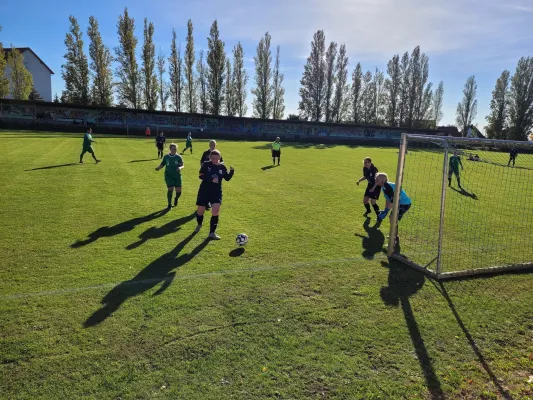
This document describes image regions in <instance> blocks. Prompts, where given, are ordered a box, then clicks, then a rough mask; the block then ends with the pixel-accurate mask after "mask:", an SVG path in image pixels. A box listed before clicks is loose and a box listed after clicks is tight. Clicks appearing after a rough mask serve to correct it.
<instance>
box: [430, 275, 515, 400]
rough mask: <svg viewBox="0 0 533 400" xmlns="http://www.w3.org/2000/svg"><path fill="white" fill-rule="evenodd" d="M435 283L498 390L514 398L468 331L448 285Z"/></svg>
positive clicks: (505, 396)
mask: <svg viewBox="0 0 533 400" xmlns="http://www.w3.org/2000/svg"><path fill="white" fill-rule="evenodd" d="M433 285H434V286H435V287H436V288H437V290H438V291H439V292H440V293H441V294H442V296H443V297H444V299H445V300H446V302H447V303H448V306H449V307H450V310H451V311H452V313H453V316H454V317H455V319H456V320H457V323H458V324H459V326H460V327H461V329H462V331H463V333H464V335H465V337H466V339H467V340H468V343H469V344H470V347H472V350H473V351H474V353H475V354H476V356H477V358H478V360H479V363H480V364H481V365H482V367H483V369H484V370H485V372H486V373H487V375H488V376H489V377H490V379H491V380H492V383H493V384H494V386H496V387H497V388H498V391H499V392H500V394H501V396H502V397H503V398H504V399H509V400H510V399H512V396H511V395H510V393H509V392H508V391H507V390H506V389H505V388H503V387H502V385H501V384H500V380H499V379H498V378H497V377H496V375H495V374H494V372H492V369H491V368H490V366H489V364H488V363H487V360H485V357H484V356H483V354H482V353H481V350H480V349H479V347H478V346H477V344H476V341H475V340H474V338H473V337H472V335H471V334H470V332H469V331H468V329H467V327H466V325H465V324H464V322H463V320H462V319H461V316H460V315H459V313H458V312H457V309H456V308H455V305H454V303H453V301H452V299H451V298H450V296H449V295H448V291H447V290H446V287H445V286H444V283H442V282H439V283H438V284H437V283H435V282H433Z"/></svg>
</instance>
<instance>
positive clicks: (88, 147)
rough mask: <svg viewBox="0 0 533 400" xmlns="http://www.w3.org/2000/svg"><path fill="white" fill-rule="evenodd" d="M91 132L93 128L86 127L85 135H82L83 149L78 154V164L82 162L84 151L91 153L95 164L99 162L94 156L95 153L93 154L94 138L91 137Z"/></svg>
mask: <svg viewBox="0 0 533 400" xmlns="http://www.w3.org/2000/svg"><path fill="white" fill-rule="evenodd" d="M91 133H93V130H92V129H91V128H89V129H87V131H86V132H85V135H84V136H83V149H82V151H81V154H80V164H83V155H84V154H85V153H91V155H92V156H93V158H94V161H96V164H98V163H99V162H100V160H98V159H97V158H96V155H95V154H94V150H93V146H92V144H93V143H96V140H93V137H92V135H91Z"/></svg>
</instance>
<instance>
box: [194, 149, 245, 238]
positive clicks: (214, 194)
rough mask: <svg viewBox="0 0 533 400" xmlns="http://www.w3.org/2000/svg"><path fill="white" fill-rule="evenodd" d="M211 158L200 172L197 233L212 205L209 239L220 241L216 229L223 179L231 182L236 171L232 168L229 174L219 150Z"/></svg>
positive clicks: (212, 153)
mask: <svg viewBox="0 0 533 400" xmlns="http://www.w3.org/2000/svg"><path fill="white" fill-rule="evenodd" d="M209 157H210V160H209V161H208V162H204V163H203V164H202V167H201V168H200V172H199V176H200V179H201V180H202V183H201V184H200V188H199V189H198V197H197V199H196V205H197V206H198V210H197V211H196V221H197V222H198V226H197V227H196V229H195V232H199V231H200V229H201V228H202V223H203V221H204V212H205V209H206V207H207V205H208V204H209V203H211V207H212V208H213V210H212V211H211V223H210V228H211V229H210V231H209V236H208V237H209V239H213V240H219V239H220V236H218V235H217V234H216V229H217V226H218V217H219V214H220V206H221V204H222V179H225V180H226V181H229V180H230V179H231V178H232V177H233V174H234V172H235V170H234V169H233V167H230V171H229V172H228V169H227V168H226V166H225V165H224V164H221V163H220V152H219V151H218V150H213V151H212V152H211V154H210V156H209Z"/></svg>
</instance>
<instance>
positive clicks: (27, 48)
mask: <svg viewBox="0 0 533 400" xmlns="http://www.w3.org/2000/svg"><path fill="white" fill-rule="evenodd" d="M15 48H16V49H17V50H18V51H20V53H24V52H25V51H31V53H32V54H33V55H34V56H35V57H36V58H37V60H39V61H40V62H41V64H43V65H44V66H45V67H46V69H48V71H50V73H51V74H52V75H54V71H52V70H51V69H50V67H49V66H48V65H46V64H45V62H44V61H43V60H41V58H40V57H39V56H38V55H37V54H35V52H34V51H33V50H32V49H30V48H29V47H15ZM4 51H5V53H6V56H7V54H9V53H10V52H11V47H5V48H4Z"/></svg>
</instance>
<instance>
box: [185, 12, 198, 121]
mask: <svg viewBox="0 0 533 400" xmlns="http://www.w3.org/2000/svg"><path fill="white" fill-rule="evenodd" d="M185 82H186V86H185V98H186V99H187V101H186V103H187V111H189V112H190V113H195V112H196V92H195V87H194V86H195V82H196V79H195V77H194V36H193V26H192V21H191V20H189V21H188V22H187V47H186V48H185Z"/></svg>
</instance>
